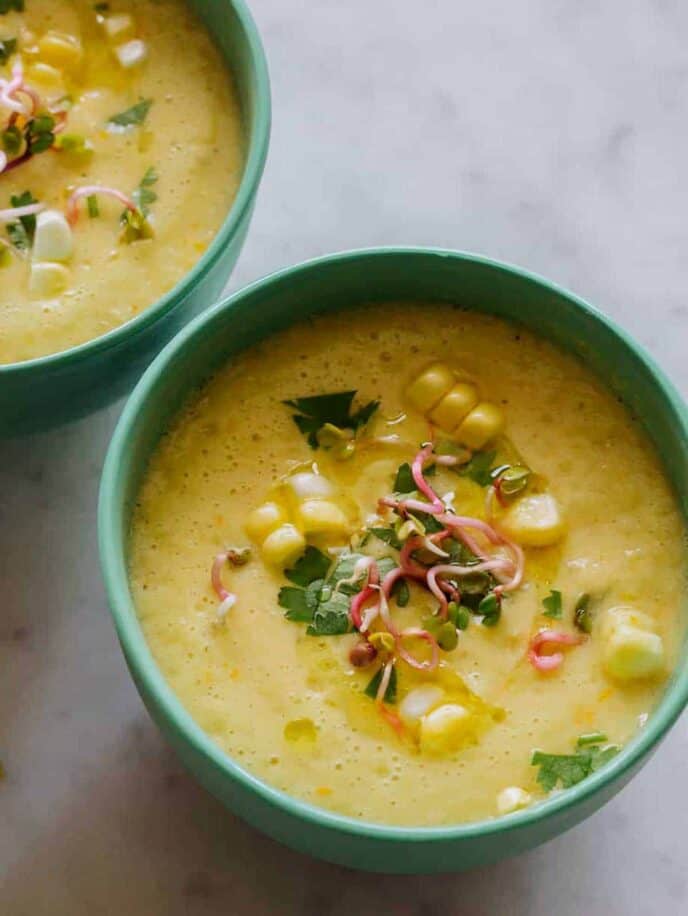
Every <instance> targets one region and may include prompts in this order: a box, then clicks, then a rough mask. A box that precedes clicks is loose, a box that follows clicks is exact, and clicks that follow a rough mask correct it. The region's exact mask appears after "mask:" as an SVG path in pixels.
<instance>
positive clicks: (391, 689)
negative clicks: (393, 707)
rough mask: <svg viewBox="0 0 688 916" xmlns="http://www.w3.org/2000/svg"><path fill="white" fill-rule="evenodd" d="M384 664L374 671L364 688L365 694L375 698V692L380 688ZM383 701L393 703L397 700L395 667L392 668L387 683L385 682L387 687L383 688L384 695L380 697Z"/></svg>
mask: <svg viewBox="0 0 688 916" xmlns="http://www.w3.org/2000/svg"><path fill="white" fill-rule="evenodd" d="M384 670H385V669H384V666H383V667H382V668H380V669H379V670H378V671H376V672H375V674H374V675H373V677H372V679H371V681H370V683H369V684H368V686H367V687H366V689H365V690H364V693H365V694H366V696H369V697H371V699H373V700H374V699H375V698H376V697H377V692H378V690H379V689H380V684H381V682H382V675H383V672H384ZM382 699H383V701H384V702H385V703H390V704H394V703H396V701H397V669H396V668H394V667H393V668H392V670H391V672H390V675H389V683H388V684H387V689H386V690H385V695H384V697H383V698H382Z"/></svg>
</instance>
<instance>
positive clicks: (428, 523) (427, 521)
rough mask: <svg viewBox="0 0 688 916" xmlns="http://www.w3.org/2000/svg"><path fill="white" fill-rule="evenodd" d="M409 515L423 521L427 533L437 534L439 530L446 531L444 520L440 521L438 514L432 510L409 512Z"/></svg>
mask: <svg viewBox="0 0 688 916" xmlns="http://www.w3.org/2000/svg"><path fill="white" fill-rule="evenodd" d="M409 516H410V517H411V518H415V519H416V520H417V521H419V522H420V523H421V525H422V526H423V528H425V533H426V534H437V532H438V531H444V525H443V524H442V522H439V521H438V520H437V516H435V515H433V514H432V513H431V512H409Z"/></svg>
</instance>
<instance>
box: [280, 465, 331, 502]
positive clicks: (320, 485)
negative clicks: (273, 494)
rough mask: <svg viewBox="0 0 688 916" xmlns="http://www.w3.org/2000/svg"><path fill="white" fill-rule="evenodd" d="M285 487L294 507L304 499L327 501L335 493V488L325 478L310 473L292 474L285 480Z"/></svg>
mask: <svg viewBox="0 0 688 916" xmlns="http://www.w3.org/2000/svg"><path fill="white" fill-rule="evenodd" d="M285 487H286V488H287V493H288V494H289V497H290V498H291V501H292V503H293V504H294V505H298V503H300V502H303V501H304V499H327V498H328V497H330V496H333V495H334V493H335V488H334V487H333V486H332V484H331V483H330V481H329V480H328V479H327V477H323V476H322V474H313V473H311V472H310V471H302V472H301V473H299V474H292V476H291V477H288V478H287V479H286V481H285Z"/></svg>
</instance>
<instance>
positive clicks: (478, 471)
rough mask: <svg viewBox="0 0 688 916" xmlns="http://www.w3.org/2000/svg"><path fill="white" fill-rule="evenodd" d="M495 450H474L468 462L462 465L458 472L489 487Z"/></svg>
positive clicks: (482, 485) (480, 484)
mask: <svg viewBox="0 0 688 916" xmlns="http://www.w3.org/2000/svg"><path fill="white" fill-rule="evenodd" d="M496 455H497V453H496V452H475V453H474V454H473V456H472V457H471V460H470V461H469V462H468V464H464V465H462V467H460V468H459V471H458V473H459V474H460V476H461V477H470V479H471V480H473V481H475V483H477V484H478V485H479V486H481V487H489V485H490V484H491V483H492V475H491V471H492V464H493V462H494V460H495V457H496Z"/></svg>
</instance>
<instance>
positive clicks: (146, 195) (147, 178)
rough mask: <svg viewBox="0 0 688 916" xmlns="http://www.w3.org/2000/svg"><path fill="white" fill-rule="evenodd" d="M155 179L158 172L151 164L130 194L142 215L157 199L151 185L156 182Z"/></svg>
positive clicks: (146, 212)
mask: <svg viewBox="0 0 688 916" xmlns="http://www.w3.org/2000/svg"><path fill="white" fill-rule="evenodd" d="M157 180H158V173H157V172H156V171H155V169H154V168H153V166H152V165H151V166H150V167H149V168H148V169H147V170H146V174H145V175H144V176H143V178H142V179H141V183H140V184H139V186H138V188H136V190H135V191H134V193H133V194H132V195H131V196H132V197H133V199H134V203H135V204H136V206H137V207H138V208H139V210H140V211H141V212H142V213H143V215H144V216H148V213H149V211H150V205H151V204H154V203H155V201H156V200H157V199H158V195H157V194H156V193H155V191H154V190H153V185H154V184H156V182H157Z"/></svg>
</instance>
